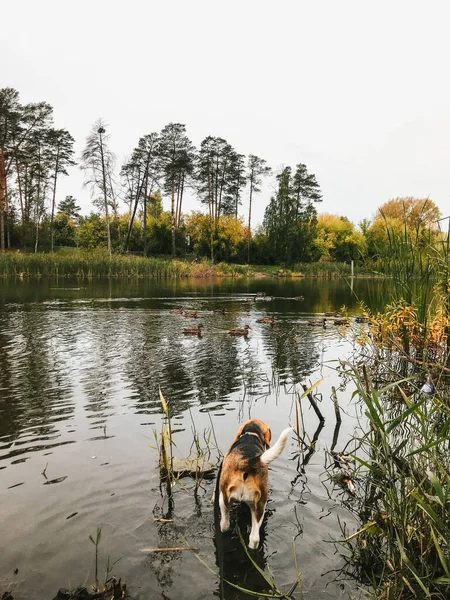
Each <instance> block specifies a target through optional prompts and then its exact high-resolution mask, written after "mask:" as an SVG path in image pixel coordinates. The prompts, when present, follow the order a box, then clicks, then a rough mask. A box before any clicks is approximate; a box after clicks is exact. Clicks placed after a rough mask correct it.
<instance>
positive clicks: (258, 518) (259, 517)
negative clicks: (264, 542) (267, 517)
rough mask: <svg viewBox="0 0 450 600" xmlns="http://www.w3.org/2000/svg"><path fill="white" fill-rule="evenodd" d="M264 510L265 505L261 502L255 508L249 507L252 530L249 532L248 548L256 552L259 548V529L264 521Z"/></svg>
mask: <svg viewBox="0 0 450 600" xmlns="http://www.w3.org/2000/svg"><path fill="white" fill-rule="evenodd" d="M265 510H266V503H265V502H262V501H261V500H260V501H259V502H258V503H257V504H256V506H250V511H251V513H252V530H251V531H250V538H249V540H248V546H249V548H252V549H253V550H256V548H257V547H258V546H259V529H260V527H261V525H262V522H263V519H264V511H265Z"/></svg>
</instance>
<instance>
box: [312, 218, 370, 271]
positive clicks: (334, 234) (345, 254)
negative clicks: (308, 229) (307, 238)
mask: <svg viewBox="0 0 450 600" xmlns="http://www.w3.org/2000/svg"><path fill="white" fill-rule="evenodd" d="M314 246H315V247H316V248H317V251H318V253H319V256H318V258H319V260H320V261H321V262H329V261H337V262H349V261H351V260H356V259H358V258H360V257H361V256H362V255H363V254H364V253H365V240H364V236H363V234H362V233H360V232H358V231H355V226H354V225H353V223H351V222H350V221H349V220H348V219H347V218H346V217H338V216H337V215H329V214H326V213H322V214H320V215H318V217H317V227H316V239H315V240H314Z"/></svg>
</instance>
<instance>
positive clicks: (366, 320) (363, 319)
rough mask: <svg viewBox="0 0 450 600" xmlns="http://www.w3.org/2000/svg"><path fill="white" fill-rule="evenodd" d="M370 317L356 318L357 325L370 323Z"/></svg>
mask: <svg viewBox="0 0 450 600" xmlns="http://www.w3.org/2000/svg"><path fill="white" fill-rule="evenodd" d="M368 322H369V317H355V323H368Z"/></svg>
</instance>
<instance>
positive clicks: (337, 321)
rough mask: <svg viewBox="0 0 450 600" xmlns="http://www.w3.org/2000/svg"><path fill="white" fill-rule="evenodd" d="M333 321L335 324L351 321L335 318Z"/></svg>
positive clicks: (344, 323)
mask: <svg viewBox="0 0 450 600" xmlns="http://www.w3.org/2000/svg"><path fill="white" fill-rule="evenodd" d="M333 323H334V324H335V325H348V324H349V323H350V321H349V320H348V319H335V320H334V321H333Z"/></svg>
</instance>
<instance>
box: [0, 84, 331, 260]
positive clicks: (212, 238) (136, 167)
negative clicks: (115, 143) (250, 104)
mask: <svg viewBox="0 0 450 600" xmlns="http://www.w3.org/2000/svg"><path fill="white" fill-rule="evenodd" d="M52 113H53V109H52V107H51V106H50V105H49V104H48V103H45V102H40V103H37V104H26V105H24V104H21V103H20V100H19V94H18V92H17V91H16V90H14V89H11V88H4V89H1V90H0V248H1V250H4V249H5V248H12V247H16V246H18V247H28V248H29V247H34V249H35V250H36V251H37V250H38V247H39V246H40V247H41V248H44V249H46V248H47V247H49V248H50V249H51V250H53V248H54V245H55V235H57V238H58V239H57V243H61V242H62V243H65V240H63V239H61V231H60V229H61V223H55V200H56V197H57V186H58V181H59V178H60V177H61V176H62V175H67V168H68V167H69V166H73V165H75V160H74V149H73V146H74V139H73V137H72V136H71V135H70V133H69V132H68V131H66V130H64V129H56V128H55V127H54V125H53V119H52ZM79 166H80V168H81V169H82V170H83V171H84V173H85V183H86V185H89V186H90V188H91V191H92V199H93V204H94V206H95V207H96V208H97V210H98V211H99V214H98V215H97V216H98V217H99V218H98V219H97V217H95V216H93V217H91V218H90V219H91V221H94V222H95V221H96V219H97V220H98V221H99V223H97V225H96V227H97V229H98V228H100V227H101V221H102V220H104V224H105V228H106V232H105V240H106V245H107V247H108V249H109V250H110V251H111V250H112V249H113V248H114V249H116V250H118V249H121V250H124V251H127V250H142V251H143V252H144V253H147V252H149V251H150V248H149V247H151V245H152V243H151V241H152V240H151V237H152V234H151V233H149V231H148V218H147V217H148V215H149V214H151V204H152V198H154V197H155V195H157V196H165V197H168V199H169V201H170V207H171V208H170V240H171V248H170V253H171V254H172V256H175V255H176V254H177V253H180V252H181V253H182V252H184V251H185V244H184V243H181V244H180V243H179V242H178V240H179V239H181V240H183V239H185V236H186V234H187V235H188V236H189V232H187V230H186V218H185V216H184V215H183V199H184V197H185V195H186V192H187V191H189V192H190V193H191V194H193V195H195V196H196V197H197V198H198V200H199V202H200V203H201V205H203V206H204V207H205V209H206V217H207V218H206V219H204V220H202V225H203V227H204V228H205V231H206V235H207V237H208V240H209V243H208V246H209V247H208V250H207V253H208V255H209V256H210V258H211V259H212V260H214V259H215V258H216V251H217V250H218V249H219V247H220V241H219V240H218V238H219V237H220V229H221V224H220V221H221V219H222V218H224V217H232V218H234V220H235V222H236V224H237V225H236V227H237V229H238V230H240V229H241V228H242V225H243V223H242V221H241V220H240V218H239V208H240V206H241V204H242V198H243V195H244V193H245V194H246V195H247V199H248V205H249V208H248V215H247V216H246V224H245V227H246V232H245V233H244V237H245V239H246V245H247V260H249V259H250V254H251V246H252V243H251V239H252V234H251V226H252V208H253V203H254V201H255V198H256V197H257V194H258V193H259V192H260V191H261V184H262V180H263V178H264V177H266V176H268V175H269V174H270V173H271V169H270V167H269V166H268V165H267V163H266V161H265V160H264V159H263V158H261V157H259V156H256V155H253V154H250V155H249V156H247V157H246V156H244V155H243V154H240V153H239V152H238V151H237V150H236V149H235V148H233V146H232V145H231V144H229V143H228V142H227V141H226V140H224V139H223V138H221V137H214V136H207V137H206V138H205V139H204V140H203V141H202V142H201V144H200V146H199V148H196V147H195V146H194V144H193V143H192V142H191V140H190V139H189V137H188V136H187V133H186V128H185V125H183V124H181V123H169V124H168V125H166V126H165V127H164V128H163V129H162V130H161V131H160V132H151V133H149V134H146V135H143V136H142V137H141V138H140V139H139V140H138V143H137V145H136V147H135V148H134V149H133V150H132V151H131V153H130V155H129V157H128V158H127V159H126V160H125V162H124V163H123V164H122V165H121V166H120V169H116V158H115V155H114V153H113V152H112V150H111V147H110V139H109V135H108V132H107V130H106V125H105V124H104V122H103V121H102V120H101V119H99V120H98V121H97V122H96V123H94V125H93V127H92V129H91V132H90V133H89V135H88V137H87V139H86V144H85V147H84V149H83V152H82V154H81V158H80V162H79ZM293 181H295V186H296V187H295V193H296V195H297V207H298V210H297V217H296V218H297V219H298V220H301V219H303V218H305V216H306V215H308V218H311V216H312V217H315V216H316V211H315V209H314V208H313V204H314V203H316V202H319V201H320V200H321V199H322V197H321V193H320V188H319V185H318V183H317V181H316V178H315V176H314V175H312V174H309V173H308V171H307V168H306V166H305V165H303V164H299V165H298V166H297V168H296V171H295V176H294V178H293ZM121 201H122V202H123V203H125V204H126V205H127V206H128V210H127V212H126V215H123V216H122V217H121V216H120V214H119V206H120V203H121ZM67 209H68V205H67V203H66V204H63V206H62V207H60V210H59V213H62V214H63V215H64V214H66V216H68V217H69V218H73V217H76V216H77V215H76V213H74V212H73V211H72V214H70V211H69V213H67ZM161 216H162V215H159V216H158V217H157V218H159V219H161ZM199 218H200V217H199ZM124 219H125V220H126V221H127V226H126V227H125V229H126V232H125V233H124V231H123V229H124V227H123V225H124V224H123V220H124ZM59 220H60V221H61V218H60V217H59ZM165 220H166V216H164V221H163V223H162V224H161V227H162V229H165V226H164V225H165ZM81 221H83V219H82V220H81ZM137 222H138V223H140V227H141V229H142V232H141V239H142V244H139V243H136V240H133V228H134V225H135V223H137ZM80 224H81V223H80ZM195 225H196V226H197V221H195ZM227 227H229V225H228V224H227ZM154 233H155V232H153V234H154ZM163 233H165V231H164V232H163ZM81 237H83V235H82V236H81ZM163 237H164V236H163ZM188 239H189V238H188ZM99 241H100V240H99ZM141 245H142V248H141V247H140V246H141ZM157 245H159V246H162V247H163V248H161V250H163V251H164V252H167V250H168V249H167V248H166V247H165V243H164V240H159V241H158V242H157ZM205 253H206V252H205Z"/></svg>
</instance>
